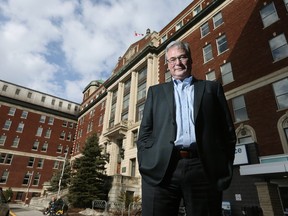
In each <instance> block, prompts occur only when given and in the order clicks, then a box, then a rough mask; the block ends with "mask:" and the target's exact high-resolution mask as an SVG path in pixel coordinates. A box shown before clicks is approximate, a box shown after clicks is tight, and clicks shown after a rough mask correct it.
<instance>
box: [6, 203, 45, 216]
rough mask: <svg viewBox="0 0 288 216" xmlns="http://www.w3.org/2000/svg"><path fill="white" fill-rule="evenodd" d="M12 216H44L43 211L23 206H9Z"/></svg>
mask: <svg viewBox="0 0 288 216" xmlns="http://www.w3.org/2000/svg"><path fill="white" fill-rule="evenodd" d="M9 206H10V215H11V216H32V215H33V216H43V213H42V212H41V211H38V210H35V209H32V208H29V207H28V206H24V205H21V204H9Z"/></svg>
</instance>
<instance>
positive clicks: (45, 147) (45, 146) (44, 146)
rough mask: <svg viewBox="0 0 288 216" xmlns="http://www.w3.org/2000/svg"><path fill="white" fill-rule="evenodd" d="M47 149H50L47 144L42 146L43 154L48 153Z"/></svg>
mask: <svg viewBox="0 0 288 216" xmlns="http://www.w3.org/2000/svg"><path fill="white" fill-rule="evenodd" d="M47 149H48V143H47V142H45V143H44V144H43V146H42V149H41V151H42V152H47Z"/></svg>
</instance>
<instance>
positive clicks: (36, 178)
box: [32, 173, 41, 186]
mask: <svg viewBox="0 0 288 216" xmlns="http://www.w3.org/2000/svg"><path fill="white" fill-rule="evenodd" d="M40 176H41V175H40V174H39V173H36V174H35V177H34V180H33V183H32V185H34V186H37V185H39V181H40Z"/></svg>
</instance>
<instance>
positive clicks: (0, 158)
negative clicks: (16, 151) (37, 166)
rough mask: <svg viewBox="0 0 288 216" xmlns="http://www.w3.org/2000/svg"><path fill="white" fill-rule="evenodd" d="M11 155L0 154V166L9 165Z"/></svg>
mask: <svg viewBox="0 0 288 216" xmlns="http://www.w3.org/2000/svg"><path fill="white" fill-rule="evenodd" d="M12 157H13V155H12V154H5V153H1V155H0V164H11V162H12Z"/></svg>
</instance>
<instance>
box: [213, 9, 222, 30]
mask: <svg viewBox="0 0 288 216" xmlns="http://www.w3.org/2000/svg"><path fill="white" fill-rule="evenodd" d="M222 23H223V18H222V13H221V12H219V13H218V14H216V15H215V16H214V17H213V24H214V28H217V27H218V26H220V25H221V24H222Z"/></svg>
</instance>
